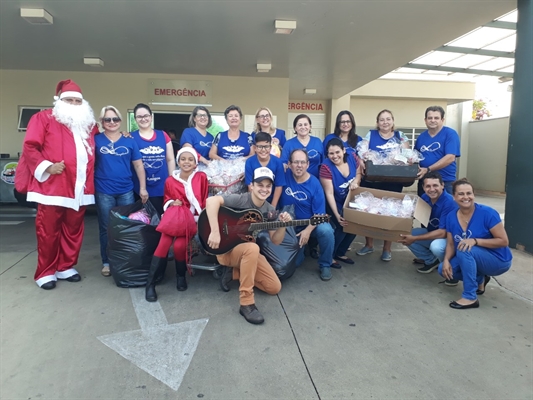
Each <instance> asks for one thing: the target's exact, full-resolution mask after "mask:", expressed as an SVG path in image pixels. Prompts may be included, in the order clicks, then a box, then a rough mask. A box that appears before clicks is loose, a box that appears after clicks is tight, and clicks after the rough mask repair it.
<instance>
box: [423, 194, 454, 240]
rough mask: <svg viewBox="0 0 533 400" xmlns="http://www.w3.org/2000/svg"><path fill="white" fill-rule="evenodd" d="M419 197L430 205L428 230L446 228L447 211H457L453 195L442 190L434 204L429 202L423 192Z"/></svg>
mask: <svg viewBox="0 0 533 400" xmlns="http://www.w3.org/2000/svg"><path fill="white" fill-rule="evenodd" d="M421 198H422V200H424V201H425V202H426V203H428V204H429V205H430V206H431V215H430V216H429V223H428V226H427V230H428V232H432V231H435V230H437V229H446V217H447V216H448V214H449V213H451V212H453V211H457V209H458V206H457V203H456V202H455V200H454V199H453V196H452V195H451V194H449V193H448V192H447V191H445V190H444V191H443V192H442V194H441V195H440V197H439V198H438V199H437V201H436V202H435V204H432V203H431V199H430V198H429V196H428V195H427V194H425V193H424V194H423V195H422V196H421Z"/></svg>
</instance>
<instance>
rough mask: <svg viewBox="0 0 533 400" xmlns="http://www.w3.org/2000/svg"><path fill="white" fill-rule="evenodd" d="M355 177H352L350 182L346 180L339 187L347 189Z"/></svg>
mask: <svg viewBox="0 0 533 400" xmlns="http://www.w3.org/2000/svg"><path fill="white" fill-rule="evenodd" d="M354 179H355V178H352V179H350V180H349V181H348V182H344V183H343V184H342V185H339V188H340V189H346V188H347V187H348V186H350V183H352V181H353V180H354Z"/></svg>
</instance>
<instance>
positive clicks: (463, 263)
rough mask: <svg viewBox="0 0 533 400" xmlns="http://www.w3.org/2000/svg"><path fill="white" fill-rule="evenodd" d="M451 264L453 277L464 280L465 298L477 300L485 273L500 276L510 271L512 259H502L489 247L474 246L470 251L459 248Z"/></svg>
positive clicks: (440, 269) (440, 268)
mask: <svg viewBox="0 0 533 400" xmlns="http://www.w3.org/2000/svg"><path fill="white" fill-rule="evenodd" d="M450 264H451V265H452V272H453V279H459V280H460V281H463V298H465V299H468V300H475V299H477V295H476V290H477V288H478V286H479V285H480V284H481V283H482V282H483V280H484V278H485V275H488V276H498V275H501V274H503V273H504V272H507V271H509V268H511V264H512V261H507V262H504V261H501V260H499V259H498V258H497V257H496V256H495V255H494V254H492V253H491V252H490V251H489V250H488V249H486V248H484V247H479V246H474V247H472V249H471V250H470V251H459V250H457V251H456V252H455V257H453V258H452V259H451V260H450ZM439 274H441V275H442V263H440V265H439Z"/></svg>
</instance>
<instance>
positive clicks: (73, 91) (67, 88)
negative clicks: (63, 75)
mask: <svg viewBox="0 0 533 400" xmlns="http://www.w3.org/2000/svg"><path fill="white" fill-rule="evenodd" d="M65 97H77V98H78V99H83V95H82V94H81V89H80V87H79V86H78V85H77V83H76V82H74V81H73V80H70V79H67V80H66V81H61V82H59V83H58V84H57V86H56V95H55V96H54V100H60V99H64V98H65Z"/></svg>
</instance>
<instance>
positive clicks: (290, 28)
mask: <svg viewBox="0 0 533 400" xmlns="http://www.w3.org/2000/svg"><path fill="white" fill-rule="evenodd" d="M274 28H275V29H276V30H275V31H274V32H275V33H278V34H280V35H290V34H291V33H292V32H294V30H295V29H296V21H289V20H281V19H277V20H275V21H274Z"/></svg>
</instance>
